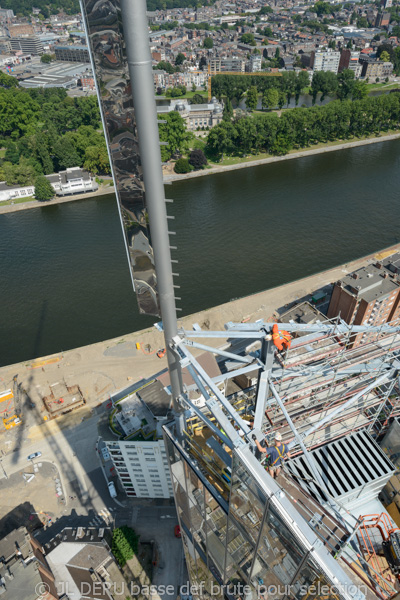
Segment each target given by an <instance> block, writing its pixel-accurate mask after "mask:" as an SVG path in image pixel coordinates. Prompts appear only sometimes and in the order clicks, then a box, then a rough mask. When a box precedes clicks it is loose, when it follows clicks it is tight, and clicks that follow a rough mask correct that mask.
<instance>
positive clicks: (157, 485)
mask: <svg viewBox="0 0 400 600" xmlns="http://www.w3.org/2000/svg"><path fill="white" fill-rule="evenodd" d="M111 401H112V403H113V406H114V409H113V411H112V416H111V423H112V431H113V432H114V434H116V435H114V436H112V435H111V436H109V437H108V439H104V441H105V444H106V446H107V448H108V451H109V453H110V455H111V459H112V461H113V463H114V467H115V470H116V473H117V475H118V478H119V480H120V482H121V485H122V489H123V490H125V492H126V494H127V496H132V497H138V498H170V497H171V496H172V487H171V479H170V475H169V471H168V462H167V457H166V453H165V447H164V442H163V438H162V429H161V427H162V425H163V424H165V423H166V422H167V420H168V418H170V416H171V396H170V395H169V394H167V392H166V391H165V389H164V386H163V385H162V383H161V382H160V381H159V380H153V381H150V382H148V381H146V382H145V383H144V384H143V383H142V382H140V383H139V384H137V385H135V386H133V387H131V388H128V389H127V390H124V391H123V392H122V393H120V394H117V395H114V396H111Z"/></svg>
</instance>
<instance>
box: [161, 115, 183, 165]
mask: <svg viewBox="0 0 400 600" xmlns="http://www.w3.org/2000/svg"><path fill="white" fill-rule="evenodd" d="M163 120H164V121H166V123H162V124H161V125H160V126H159V132H160V141H161V142H167V144H168V145H167V146H164V145H162V146H161V158H162V160H163V161H164V162H165V161H167V160H169V159H170V158H173V157H174V156H176V155H179V154H181V153H182V152H183V151H185V150H187V148H188V145H189V139H190V134H189V133H188V131H187V130H186V125H185V121H184V120H183V119H182V117H181V115H180V114H179V113H178V112H176V111H172V112H170V113H168V114H166V115H165V116H164V115H163Z"/></svg>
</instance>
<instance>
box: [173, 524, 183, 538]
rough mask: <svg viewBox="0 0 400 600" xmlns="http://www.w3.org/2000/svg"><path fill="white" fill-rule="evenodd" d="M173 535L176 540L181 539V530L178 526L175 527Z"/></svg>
mask: <svg viewBox="0 0 400 600" xmlns="http://www.w3.org/2000/svg"><path fill="white" fill-rule="evenodd" d="M174 533H175V537H177V538H180V537H182V534H181V528H180V527H179V525H175V528H174Z"/></svg>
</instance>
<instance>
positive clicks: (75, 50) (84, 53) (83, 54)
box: [54, 44, 90, 63]
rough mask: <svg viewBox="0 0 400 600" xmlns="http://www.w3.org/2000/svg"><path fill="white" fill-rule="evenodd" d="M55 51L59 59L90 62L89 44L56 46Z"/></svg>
mask: <svg viewBox="0 0 400 600" xmlns="http://www.w3.org/2000/svg"><path fill="white" fill-rule="evenodd" d="M54 52H55V55H56V59H57V60H64V61H67V62H84V63H88V62H90V59H89V52H88V49H87V46H82V45H78V44H76V45H74V46H55V47H54Z"/></svg>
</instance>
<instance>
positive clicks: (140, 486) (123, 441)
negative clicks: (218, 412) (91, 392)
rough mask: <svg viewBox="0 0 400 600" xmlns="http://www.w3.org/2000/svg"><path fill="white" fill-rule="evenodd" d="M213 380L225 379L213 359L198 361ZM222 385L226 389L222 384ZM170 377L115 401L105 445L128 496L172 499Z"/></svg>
mask: <svg viewBox="0 0 400 600" xmlns="http://www.w3.org/2000/svg"><path fill="white" fill-rule="evenodd" d="M197 359H198V361H199V363H200V364H201V366H202V367H203V369H204V370H205V371H206V372H207V373H208V374H209V375H210V377H217V376H218V375H220V374H221V371H220V369H219V367H218V364H217V362H216V360H215V357H214V356H212V355H210V354H203V355H200V356H198V357H197ZM182 379H183V383H184V386H185V388H186V392H187V393H188V395H189V397H190V398H191V400H192V402H193V403H194V404H195V405H196V406H198V407H199V408H201V407H202V406H203V405H204V398H202V397H199V394H198V393H197V392H196V393H194V395H193V391H192V388H193V387H195V384H194V381H193V379H192V377H191V376H190V375H189V373H188V372H187V371H186V370H185V369H184V370H183V372H182ZM222 385H223V384H222ZM168 386H169V375H168V373H167V372H166V371H164V372H163V373H161V374H160V375H159V376H158V378H157V379H153V380H142V381H140V382H138V383H136V384H134V385H132V386H130V387H129V388H127V389H125V390H123V391H121V392H118V393H116V394H114V395H113V396H111V402H112V404H113V412H112V414H111V421H110V423H111V429H109V430H108V431H110V432H111V431H112V432H113V434H114V435H112V434H111V433H110V435H108V436H107V439H104V438H103V440H104V443H105V445H106V446H107V448H108V451H109V454H110V456H111V459H112V462H113V464H114V468H115V471H116V473H117V475H118V479H119V481H120V483H121V485H122V487H123V489H124V490H125V492H126V494H127V496H129V497H136V498H172V497H173V489H172V483H171V477H170V471H169V467H168V460H167V453H166V449H165V445H164V439H163V434H162V426H163V425H166V424H167V423H168V422H169V421H171V419H172V412H171V408H172V398H171V395H170V394H169V393H168Z"/></svg>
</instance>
